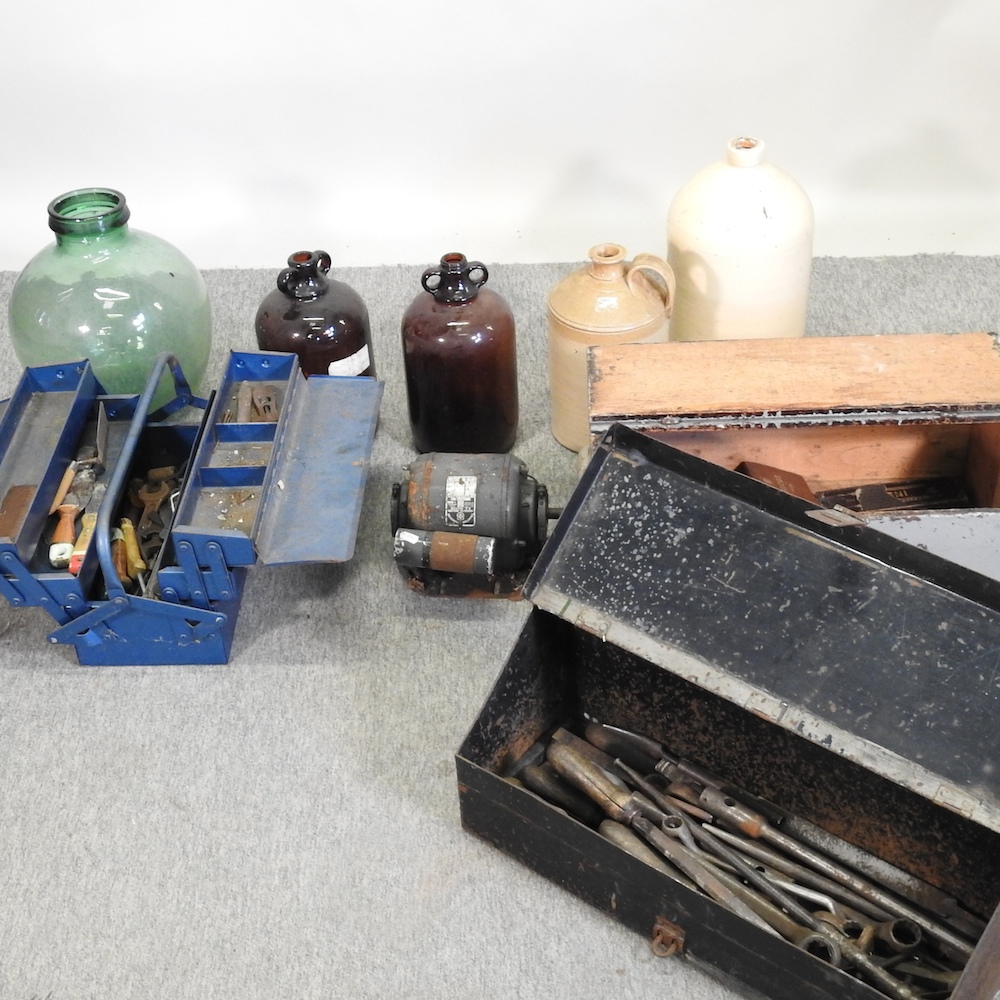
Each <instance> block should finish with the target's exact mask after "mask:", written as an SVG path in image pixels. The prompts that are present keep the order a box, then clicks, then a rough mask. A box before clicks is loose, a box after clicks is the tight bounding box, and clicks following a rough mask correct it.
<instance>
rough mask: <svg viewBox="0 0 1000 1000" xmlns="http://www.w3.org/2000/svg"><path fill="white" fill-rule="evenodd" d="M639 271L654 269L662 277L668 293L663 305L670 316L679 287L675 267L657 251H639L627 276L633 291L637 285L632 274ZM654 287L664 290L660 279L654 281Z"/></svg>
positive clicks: (626, 278) (664, 297)
mask: <svg viewBox="0 0 1000 1000" xmlns="http://www.w3.org/2000/svg"><path fill="white" fill-rule="evenodd" d="M637 271H652V272H653V273H654V274H656V275H658V276H659V277H660V279H661V280H662V282H663V284H664V285H665V286H666V294H665V295H664V296H663V305H664V307H665V308H666V310H667V315H668V316H669V315H670V313H671V312H672V311H673V308H674V292H675V290H676V288H677V282H676V280H675V279H674V271H673V268H672V267H671V266H670V265H669V264H668V263H667V262H666V261H665V260H664V259H663V258H662V257H657V256H656V254H655V253H637V254H636V255H635V257H633V258H632V263H631V264H630V265H629V269H628V273H627V274H626V276H625V280H626V282H627V283H628V287H629V288H630V289H632V291H633V292H635V285H634V284H633V283H632V282H633V277H632V276H633V275H634V274H635V273H636V272H637ZM653 287H654V288H656V289H657V291H662V290H663V289H662V288H661V286H660V283H659V282H658V281H654V282H653Z"/></svg>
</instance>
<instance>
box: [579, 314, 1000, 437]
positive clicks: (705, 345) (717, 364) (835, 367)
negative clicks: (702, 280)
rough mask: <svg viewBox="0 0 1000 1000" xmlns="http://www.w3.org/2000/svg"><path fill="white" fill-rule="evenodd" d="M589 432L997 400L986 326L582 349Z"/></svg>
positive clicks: (998, 369)
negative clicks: (712, 418) (674, 421)
mask: <svg viewBox="0 0 1000 1000" xmlns="http://www.w3.org/2000/svg"><path fill="white" fill-rule="evenodd" d="M589 379H590V413H591V425H592V428H593V429H594V430H603V429H604V428H606V427H607V426H608V424H609V423H611V422H612V421H614V420H626V421H629V422H632V421H633V420H638V421H639V422H640V423H641V422H642V421H644V420H651V421H652V420H660V419H661V418H663V417H665V416H667V417H669V416H685V415H695V414H710V415H716V414H758V413H786V414H789V413H815V412H822V411H837V412H845V411H857V410H895V409H909V408H919V407H924V408H927V407H933V408H934V409H935V410H939V411H944V412H948V411H956V410H962V409H967V408H976V407H983V406H987V405H991V404H992V405H994V406H1000V346H998V343H997V338H996V336H995V335H994V334H992V333H959V334H947V333H928V334H886V335H880V336H857V337H803V338H797V339H790V340H727V341H700V342H686V343H685V342H672V343H665V344H627V345H602V346H599V347H593V348H591V350H590V359H589Z"/></svg>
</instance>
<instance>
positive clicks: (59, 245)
mask: <svg viewBox="0 0 1000 1000" xmlns="http://www.w3.org/2000/svg"><path fill="white" fill-rule="evenodd" d="M48 212H49V228H50V229H51V230H52V231H53V232H54V233H55V234H56V241H55V243H53V244H50V245H49V246H47V247H46V248H45V249H44V250H42V251H41V252H40V253H38V254H36V255H35V256H34V257H33V258H32V259H31V260H30V261H29V262H28V264H27V266H26V267H25V268H24V270H23V271H22V272H21V273H20V275H19V276H18V278H17V281H16V282H15V283H14V288H13V290H12V292H11V297H10V335H11V340H12V342H13V345H14V352H15V354H16V355H17V359H18V361H20V363H21V364H22V365H23V366H25V367H28V366H34V365H49V364H59V363H62V362H68V361H79V360H81V359H83V358H89V359H90V362H91V365H92V367H93V369H94V372H95V374H96V375H97V378H98V380H99V381H100V383H101V385H102V386H103V387H104V389H105V391H107V392H109V393H112V394H118V393H128V394H131V393H138V392H141V391H142V389H143V387H144V386H145V384H146V381H147V380H148V378H149V374H150V371H151V370H152V368H153V364H154V362H155V361H156V356H157V355H158V354H159V353H160V352H162V351H170V352H171V353H172V354H174V355H176V356H177V358H178V360H179V361H180V363H181V367H182V369H183V370H184V374H185V375H186V376H187V379H188V382H189V383H190V384H191V387H192V388H193V389H194V390H195V391H197V389H198V386H199V383H200V382H201V379H202V376H203V375H204V374H205V368H206V367H207V365H208V358H209V353H210V351H211V346H212V315H211V310H210V307H209V303H208V292H207V291H206V289H205V282H204V280H203V279H202V276H201V274H199V272H198V270H197V268H195V266H194V265H193V264H192V263H191V261H189V260H188V259H187V258H186V257H185V256H184V255H183V254H182V253H181V252H180V251H179V250H177V249H176V248H175V247H173V246H171V245H170V244H169V243H167V242H166V241H165V240H161V239H160V238H159V237H157V236H152V235H150V234H149V233H144V232H140V231H138V230H135V229H130V228H129V227H128V225H127V223H128V218H129V209H128V205H127V204H126V203H125V197H124V195H122V194H121V193H120V192H118V191H113V190H111V189H110V188H87V189H83V190H79V191H70V192H69V193H68V194H64V195H61V196H60V197H58V198H56V199H55V200H54V201H53V202H52V203H51V204H50V205H49V209H48Z"/></svg>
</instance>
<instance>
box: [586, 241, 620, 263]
mask: <svg viewBox="0 0 1000 1000" xmlns="http://www.w3.org/2000/svg"><path fill="white" fill-rule="evenodd" d="M590 259H591V260H592V261H593V262H594V263H595V264H617V263H618V262H619V261H621V260H624V259H625V247H623V246H622V245H621V244H620V243H598V244H597V246H596V247H591V248H590Z"/></svg>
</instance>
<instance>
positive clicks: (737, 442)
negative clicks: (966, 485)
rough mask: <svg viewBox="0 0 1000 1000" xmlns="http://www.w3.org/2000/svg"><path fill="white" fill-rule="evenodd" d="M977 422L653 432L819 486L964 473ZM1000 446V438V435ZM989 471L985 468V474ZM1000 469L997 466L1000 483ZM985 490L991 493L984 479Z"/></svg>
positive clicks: (720, 461)
mask: <svg viewBox="0 0 1000 1000" xmlns="http://www.w3.org/2000/svg"><path fill="white" fill-rule="evenodd" d="M972 426H973V425H970V424H931V425H917V424H906V425H888V426H886V425H864V426H861V425H848V426H840V427H814V426H803V427H782V428H745V429H743V428H741V429H734V430H699V431H654V432H647V433H651V434H652V436H654V437H656V438H659V439H660V440H662V441H665V442H666V443H667V444H670V445H672V446H673V447H675V448H679V449H680V450H681V451H686V452H688V453H689V454H692V455H697V456H698V457H700V458H704V459H706V460H707V461H710V462H714V463H715V464H716V465H722V466H725V467H726V468H729V469H735V468H736V467H737V466H738V465H739V464H740V463H741V462H763V463H764V464H766V465H771V466H774V467H776V468H778V469H785V470H787V471H789V472H794V473H797V474H798V475H800V476H802V477H803V478H804V479H805V480H806V482H807V483H808V484H809V486H810V487H811V488H812V489H813V490H814V491H822V490H828V489H835V488H837V487H840V486H856V485H860V484H862V483H884V482H890V481H892V480H900V479H911V478H922V477H926V476H959V477H964V474H965V470H966V466H967V465H968V464H970V463H969V462H968V459H967V455H968V451H969V437H970V431H971V428H972ZM997 445H998V448H997V450H998V452H1000V440H998V442H997ZM988 475H989V473H988V472H987V470H985V469H984V476H988ZM997 476H998V473H997V472H996V471H994V473H993V482H994V487H993V489H994V490H996V486H995V483H996V479H997ZM982 492H986V487H985V485H984V486H983V487H982Z"/></svg>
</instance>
